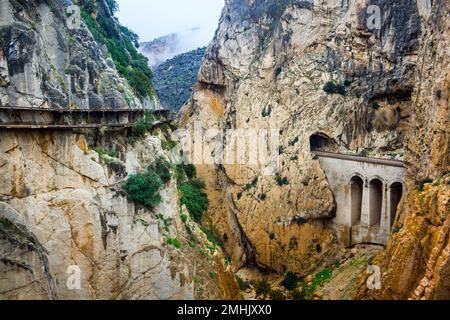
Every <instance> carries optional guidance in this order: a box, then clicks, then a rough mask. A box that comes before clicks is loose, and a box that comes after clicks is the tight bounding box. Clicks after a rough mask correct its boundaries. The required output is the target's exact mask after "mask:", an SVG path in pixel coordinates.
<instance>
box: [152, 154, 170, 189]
mask: <svg viewBox="0 0 450 320" xmlns="http://www.w3.org/2000/svg"><path fill="white" fill-rule="evenodd" d="M170 168H171V166H170V163H169V162H168V161H167V160H165V159H164V158H158V159H157V160H156V162H155V164H154V165H153V166H151V168H150V169H151V170H154V171H155V173H156V174H157V175H158V176H159V177H160V178H161V180H162V182H163V183H168V182H169V181H170V180H171V179H172V172H171V171H170Z"/></svg>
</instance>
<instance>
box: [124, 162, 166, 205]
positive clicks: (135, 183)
mask: <svg viewBox="0 0 450 320" xmlns="http://www.w3.org/2000/svg"><path fill="white" fill-rule="evenodd" d="M162 186H163V182H162V180H161V178H160V177H159V176H158V175H157V174H156V173H155V172H154V171H150V170H149V171H147V172H146V173H137V174H134V175H131V176H130V177H129V178H128V180H127V182H126V183H125V185H124V186H123V189H124V190H125V192H126V193H127V195H128V198H129V199H130V200H132V201H136V202H139V203H142V204H143V205H144V206H146V207H147V208H149V209H153V208H154V207H155V206H157V205H158V204H159V203H160V202H161V201H162V198H161V195H160V194H159V190H160V189H161V187H162Z"/></svg>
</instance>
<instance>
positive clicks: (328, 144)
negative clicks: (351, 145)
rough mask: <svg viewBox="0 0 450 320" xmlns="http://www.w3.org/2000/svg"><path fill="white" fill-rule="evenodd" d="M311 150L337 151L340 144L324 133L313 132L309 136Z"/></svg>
mask: <svg viewBox="0 0 450 320" xmlns="http://www.w3.org/2000/svg"><path fill="white" fill-rule="evenodd" d="M309 143H310V148H311V151H326V152H337V151H338V144H337V143H336V141H334V140H333V139H332V138H330V137H329V136H327V135H326V134H324V133H316V134H313V135H312V136H311V137H310V138H309Z"/></svg>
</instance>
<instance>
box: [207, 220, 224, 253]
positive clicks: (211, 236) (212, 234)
mask: <svg viewBox="0 0 450 320" xmlns="http://www.w3.org/2000/svg"><path fill="white" fill-rule="evenodd" d="M202 231H203V232H204V233H205V234H206V237H207V238H208V241H209V242H211V243H212V244H214V245H215V246H218V247H221V248H223V246H224V243H223V240H222V239H220V237H219V236H218V235H217V231H216V230H215V229H214V227H213V226H212V225H209V226H207V227H202Z"/></svg>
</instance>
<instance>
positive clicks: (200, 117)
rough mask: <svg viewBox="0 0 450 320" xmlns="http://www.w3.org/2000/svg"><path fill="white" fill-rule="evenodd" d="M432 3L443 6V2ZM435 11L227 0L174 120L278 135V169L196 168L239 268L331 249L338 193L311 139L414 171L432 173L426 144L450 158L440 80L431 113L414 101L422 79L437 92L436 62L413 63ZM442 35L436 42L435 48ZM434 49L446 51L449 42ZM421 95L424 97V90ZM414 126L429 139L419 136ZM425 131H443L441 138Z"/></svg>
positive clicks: (318, 255) (306, 258) (425, 6)
mask: <svg viewBox="0 0 450 320" xmlns="http://www.w3.org/2000/svg"><path fill="white" fill-rule="evenodd" d="M370 5H376V6H377V8H379V9H380V13H381V18H380V25H379V26H378V27H373V26H372V25H370V24H369V23H368V21H369V20H370V18H371V15H370V11H368V8H369V6H370ZM433 6H434V7H440V8H441V7H442V6H443V1H436V2H434V3H433ZM442 12H446V11H445V10H444V11H442ZM433 16H434V15H433V14H432V13H431V5H430V2H429V1H413V0H411V1H393V2H387V1H374V0H373V1H372V0H371V1H340V0H339V1H338V0H336V1H326V2H323V1H297V0H294V1H258V0H256V1H237V0H229V1H226V6H225V9H224V12H223V15H222V17H221V20H220V26H219V29H218V31H217V34H216V37H215V39H214V40H213V42H212V44H211V45H210V46H209V48H208V50H207V53H206V57H205V60H204V62H203V65H202V67H201V70H200V74H199V80H198V83H197V86H196V90H195V92H194V94H193V96H192V99H191V101H190V102H189V103H188V104H187V105H186V106H185V107H184V109H183V111H182V114H181V116H180V119H181V122H182V123H183V124H185V125H186V126H187V127H191V126H193V125H194V123H195V122H197V123H201V125H202V126H203V128H217V129H218V130H219V131H222V132H224V131H226V130H229V129H251V128H259V129H261V128H272V129H276V130H278V131H279V133H280V141H281V147H280V148H279V153H280V161H279V166H280V170H279V171H280V172H279V176H278V177H272V176H263V175H262V174H260V170H259V169H260V168H258V167H255V166H250V165H217V166H210V165H209V166H207V165H205V166H203V167H202V175H203V177H204V178H205V179H206V180H207V181H208V183H209V186H210V188H209V195H210V198H211V199H212V203H213V206H212V208H211V210H210V216H211V219H212V220H213V221H214V222H215V223H216V225H217V226H218V227H219V230H220V232H221V234H224V235H226V239H227V246H226V247H227V249H228V252H229V253H230V254H231V255H232V256H233V258H234V261H235V265H236V266H237V267H239V266H242V265H244V264H248V263H254V264H256V265H258V266H259V267H266V268H269V269H272V270H276V271H278V272H284V271H286V270H291V271H296V272H299V273H301V274H304V273H305V272H307V271H308V270H310V269H312V268H315V267H316V266H317V265H320V264H321V263H324V262H326V261H327V259H328V257H330V256H333V255H335V254H336V241H335V237H334V235H333V232H332V230H330V229H329V228H328V227H327V221H329V219H330V218H332V217H333V214H334V208H335V203H334V198H333V194H332V192H331V190H330V188H329V185H328V183H327V180H326V177H325V175H324V172H323V171H322V169H321V168H320V165H319V163H318V161H317V160H316V159H315V158H314V156H313V155H312V154H311V152H310V149H311V147H318V146H319V147H321V148H324V149H327V150H330V151H340V152H344V153H354V154H355V153H361V154H364V155H371V156H377V157H387V158H396V159H406V161H411V166H412V167H414V168H416V169H415V171H413V172H418V171H421V170H423V171H422V172H423V175H426V174H425V172H428V171H432V172H433V173H434V175H436V176H437V175H438V173H437V171H436V170H435V169H425V167H426V166H424V162H423V161H422V160H423V158H424V157H425V158H427V159H428V157H429V155H428V154H429V153H427V152H425V153H424V152H423V151H424V150H422V149H420V148H419V145H422V146H423V145H427V146H429V147H430V150H434V151H433V152H432V154H434V155H435V156H433V157H434V158H435V159H436V161H439V163H441V167H442V168H447V167H446V166H448V162H447V161H448V159H447V157H448V131H446V129H445V127H446V125H445V124H447V127H448V106H447V105H446V103H447V102H444V101H446V100H445V96H444V93H445V90H446V89H445V88H446V87H445V85H444V87H443V88H442V89H440V91H439V92H440V95H441V98H440V99H443V100H440V102H439V107H438V106H437V105H436V108H434V109H433V110H434V111H431V109H428V107H427V104H428V103H427V102H425V100H422V102H420V105H422V107H417V105H418V104H419V101H418V100H417V99H418V95H417V94H413V92H416V91H417V90H419V89H418V84H420V83H422V84H421V85H420V86H423V85H425V86H426V87H427V88H423V90H425V91H428V90H432V89H431V87H432V86H433V84H432V83H431V81H432V80H431V79H432V75H433V71H432V70H427V71H426V72H427V77H428V80H424V82H418V77H417V72H418V70H422V71H423V70H426V68H427V66H428V65H429V63H427V62H426V61H428V60H424V57H430V54H431V53H430V52H427V53H425V54H423V55H420V54H419V53H420V52H422V51H421V50H423V48H424V46H427V45H428V46H430V40H429V39H428V38H427V37H428V31H427V30H429V28H430V26H431V25H434V24H435V23H436V21H435V20H433V19H434V17H433ZM442 19H447V20H448V18H447V17H445V18H444V17H443V18H442ZM442 34H443V35H445V34H447V29H443V31H442ZM437 43H438V40H437V39H436V40H435V42H433V43H432V45H431V46H432V47H433V48H434V49H433V50H436V51H439V49H438V47H436V45H437ZM439 48H441V50H442V51H441V53H440V54H442V55H445V54H447V55H448V50H447V49H446V46H445V44H442V47H441V44H439ZM425 59H428V58H425ZM434 59H436V58H434ZM433 61H434V60H433ZM439 63H443V64H442V65H440V66H441V67H439V66H438V64H436V68H441V71H440V72H444V71H443V70H446V67H444V66H445V63H444V62H443V61H439ZM424 68H425V69H424ZM442 79H445V76H442ZM443 81H444V80H443ZM444 82H445V81H444ZM436 89H437V88H436ZM415 90H416V91H415ZM426 96H427V97H428V98H426V99H431V98H430V97H431V96H432V94H431V92H429V93H427V95H426ZM411 119H414V120H413V122H411ZM418 119H423V120H418ZM443 124H444V125H443ZM431 128H433V130H429V129H431ZM436 128H440V129H436ZM435 129H436V130H435ZM419 132H422V134H421V135H420V136H423V137H426V140H423V139H422V140H420V139H419V140H417V139H418V135H417V134H418V133H419ZM425 132H426V133H425ZM432 132H440V133H439V135H438V136H439V139H440V140H439V141H440V143H439V145H438V143H437V142H432V141H433V139H435V138H436V139H437V137H435V136H434V134H433V133H432ZM203 143H204V145H206V146H208V145H211V144H212V141H211V140H207V139H205V141H204V142H203ZM225 143H227V141H225ZM432 145H435V147H434V149H433V148H432V147H431V146H432ZM411 149H412V150H414V151H412V150H411ZM412 152H414V153H415V156H412ZM430 152H431V151H430ZM406 154H408V155H406ZM438 159H439V160H438ZM408 164H409V162H408ZM440 174H442V171H441V172H440ZM412 175H413V174H411V177H412ZM434 175H433V176H434ZM283 177H287V178H288V179H279V178H283ZM414 184H415V183H414V182H411V184H410V186H409V188H410V189H411V190H410V191H411V192H412V188H413V186H414ZM221 199H227V201H221ZM444 209H445V210H447V209H448V208H447V207H445V208H444ZM447 213H448V212H447ZM444 234H445V232H444ZM392 255H394V256H395V253H392Z"/></svg>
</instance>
